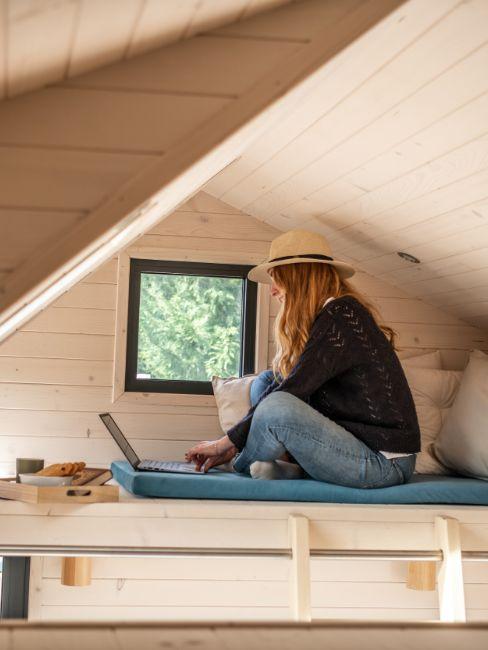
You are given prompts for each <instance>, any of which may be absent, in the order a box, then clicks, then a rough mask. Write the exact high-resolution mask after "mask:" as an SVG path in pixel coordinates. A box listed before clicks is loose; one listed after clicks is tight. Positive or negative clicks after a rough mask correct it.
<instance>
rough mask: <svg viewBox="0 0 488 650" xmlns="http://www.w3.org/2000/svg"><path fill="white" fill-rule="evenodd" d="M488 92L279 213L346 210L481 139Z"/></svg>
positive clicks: (316, 213)
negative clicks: (398, 180) (366, 196)
mask: <svg viewBox="0 0 488 650" xmlns="http://www.w3.org/2000/svg"><path fill="white" fill-rule="evenodd" d="M487 115H488V92H485V93H482V94H481V96H479V97H476V98H475V99H474V100H472V101H468V103H467V104H465V105H463V106H461V107H460V108H456V109H455V110H454V111H453V112H451V113H450V114H448V115H446V116H445V117H443V118H441V119H440V120H438V121H436V122H434V123H433V124H431V125H429V126H427V127H426V128H425V129H422V130H421V131H420V132H418V133H415V134H414V135H412V136H409V137H408V138H407V139H406V140H404V141H403V142H401V143H398V144H395V145H394V146H392V147H390V148H389V149H388V150H387V151H386V152H384V153H381V154H379V155H378V156H376V157H374V158H372V159H371V160H369V161H368V162H366V163H364V164H362V165H360V166H358V167H357V168H356V169H355V170H353V171H352V172H347V173H346V174H345V175H344V176H342V177H340V178H339V179H338V180H336V181H333V182H332V183H329V184H328V185H326V186H324V187H322V188H321V189H319V190H317V191H316V192H314V193H313V194H310V195H309V196H307V197H306V198H304V199H301V200H300V201H298V202H297V203H294V204H293V205H290V206H288V207H287V208H285V209H284V210H282V211H281V213H282V214H283V215H285V216H288V217H293V218H294V219H298V218H302V219H307V218H311V217H313V216H319V215H324V216H325V215H326V214H328V213H329V212H332V211H333V210H334V209H335V210H337V211H338V212H339V211H347V208H348V207H349V206H351V207H352V209H354V208H353V206H354V203H353V201H355V200H356V199H358V198H359V197H361V196H363V195H365V194H367V193H371V192H374V191H376V190H378V189H379V188H381V187H383V186H385V185H387V184H388V183H391V182H392V181H393V180H395V179H399V178H400V177H402V176H406V175H408V174H409V173H411V172H413V171H414V170H415V169H418V168H421V167H422V166H423V165H425V164H427V163H429V162H432V161H434V160H436V159H439V158H441V157H443V156H445V155H446V154H448V153H449V152H452V151H454V150H455V149H457V148H459V147H461V146H463V145H466V144H468V143H469V142H471V141H473V140H476V139H477V138H480V137H481V136H483V135H484V134H486V133H487V131H488V118H487Z"/></svg>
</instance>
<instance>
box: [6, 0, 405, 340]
mask: <svg viewBox="0 0 488 650" xmlns="http://www.w3.org/2000/svg"><path fill="white" fill-rule="evenodd" d="M402 2H403V0H365V1H364V2H361V3H360V4H359V5H358V6H357V8H356V9H355V10H354V11H351V13H349V14H347V15H346V16H345V17H344V18H343V19H342V20H341V21H340V22H339V23H338V24H336V25H334V26H333V28H331V27H330V26H326V27H325V28H324V29H322V30H320V31H318V32H317V33H316V35H315V37H314V38H313V39H312V40H311V41H310V42H309V43H307V44H305V45H303V46H302V47H300V48H298V49H297V51H296V52H294V53H293V54H292V55H291V56H290V57H288V58H287V59H286V60H284V61H283V62H282V63H281V64H280V65H279V66H278V67H277V68H275V69H274V70H272V72H271V73H268V74H266V75H265V76H264V77H263V78H261V79H260V80H259V81H258V82H257V83H256V84H255V85H253V86H252V87H251V88H250V90H248V91H247V92H245V93H244V94H243V95H242V96H240V97H239V98H237V99H236V100H234V101H231V102H230V103H229V104H228V105H227V106H226V107H225V108H224V109H223V110H221V111H220V112H218V113H217V114H216V115H214V116H213V117H211V118H210V119H209V120H207V122H205V123H204V124H203V125H201V126H200V127H199V128H197V129H195V130H193V131H192V132H190V133H188V134H187V136H186V137H183V138H182V139H181V140H180V141H179V142H177V143H176V144H175V145H173V146H170V147H169V148H168V150H167V151H166V152H165V153H164V155H162V156H160V157H159V158H158V159H157V160H156V161H155V162H153V163H150V164H148V166H147V167H146V168H144V169H143V170H142V171H141V172H139V173H138V174H137V175H136V176H135V177H134V178H132V179H131V180H130V181H129V182H128V183H126V184H125V185H124V186H123V187H122V188H121V189H119V190H117V191H116V192H115V193H114V194H113V195H112V196H111V197H110V198H109V199H108V200H107V201H106V202H105V203H103V204H102V205H101V206H100V207H99V208H98V209H95V210H94V211H93V212H92V213H91V214H90V215H89V216H87V217H86V218H85V219H84V220H83V221H82V222H81V223H80V224H79V225H78V226H77V227H75V228H73V230H72V231H71V232H70V233H69V234H67V235H66V236H65V237H64V238H61V239H60V240H59V241H57V242H55V243H54V244H52V245H51V246H47V247H46V248H44V249H42V250H40V251H39V253H38V254H37V255H35V256H33V257H31V258H30V259H29V260H28V261H27V262H26V263H24V265H23V266H21V267H20V268H19V269H18V270H17V272H16V273H13V274H11V275H10V276H7V278H6V280H5V284H4V287H3V295H2V296H1V302H0V310H1V314H0V341H1V340H3V339H5V338H6V337H7V336H9V335H10V334H12V333H13V332H14V331H15V330H16V329H17V328H18V327H20V326H21V325H22V324H23V323H24V322H26V321H27V320H29V319H30V318H32V316H34V315H35V314H36V313H38V312H39V311H40V310H41V309H43V308H44V307H45V306H46V305H47V304H49V303H50V302H52V301H53V300H54V299H56V298H57V297H58V296H59V295H60V294H61V293H62V292H63V291H66V290H67V289H68V288H69V287H71V286H72V285H73V284H75V283H76V282H77V281H79V280H80V279H82V278H83V277H84V276H86V275H87V274H88V273H89V272H91V271H93V270H94V269H95V268H96V267H97V266H99V265H100V264H101V263H103V262H104V261H106V260H107V259H108V258H110V257H111V256H113V255H114V254H116V253H118V252H119V251H120V250H121V249H122V248H124V247H126V246H128V245H129V244H130V243H132V242H133V241H134V240H135V239H137V238H138V237H139V236H141V235H142V234H143V233H144V232H146V231H147V230H149V229H150V228H151V227H153V226H154V225H155V224H156V223H157V222H158V221H160V220H161V219H163V218H164V217H166V216H167V215H168V214H170V213H171V212H172V211H174V210H175V209H176V208H177V207H178V206H179V205H181V204H182V203H183V202H184V201H185V200H187V199H188V197H190V196H192V195H193V194H195V193H196V191H198V189H199V188H200V187H202V186H203V185H204V184H205V183H206V182H207V181H208V180H210V178H212V177H213V176H214V175H215V174H217V173H219V172H220V171H221V170H222V169H223V168H224V167H226V166H227V165H229V164H230V163H231V162H232V161H233V160H235V159H236V158H237V157H238V156H239V155H240V154H241V153H242V152H243V151H244V150H245V149H246V148H247V146H248V145H249V144H250V143H251V142H252V141H253V140H255V139H256V138H258V137H259V135H260V134H261V133H263V132H265V130H266V129H267V128H268V127H269V125H270V124H272V123H273V122H275V121H276V120H277V119H279V118H280V117H281V116H283V115H285V114H286V113H287V112H288V111H290V110H291V109H292V108H293V107H294V106H296V105H297V103H298V102H299V101H300V99H301V98H302V97H303V96H304V94H305V93H307V92H309V91H310V90H311V89H312V88H314V87H315V86H316V84H318V83H319V82H320V81H321V79H322V78H323V76H324V75H325V74H326V73H327V69H326V68H327V62H328V61H330V60H331V59H332V58H333V57H334V56H335V55H336V54H337V53H338V52H340V51H341V50H342V49H344V48H345V47H347V45H349V44H350V43H351V42H352V41H354V40H355V39H357V38H358V37H359V36H360V35H361V34H363V33H364V32H365V31H367V30H368V29H370V28H371V27H373V26H374V25H375V24H376V23H377V22H378V21H380V20H381V19H382V18H384V17H385V16H386V15H387V14H389V13H390V12H391V11H392V10H394V9H396V8H397V7H398V6H400V5H401V4H402ZM35 105H36V103H35V96H34V95H33V97H32V107H33V115H34V114H35Z"/></svg>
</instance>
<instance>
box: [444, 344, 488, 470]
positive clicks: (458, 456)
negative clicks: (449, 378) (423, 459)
mask: <svg viewBox="0 0 488 650" xmlns="http://www.w3.org/2000/svg"><path fill="white" fill-rule="evenodd" d="M434 451H435V453H436V455H437V456H438V457H439V459H440V460H441V461H442V462H443V463H444V464H445V465H446V466H447V467H450V468H451V469H453V470H455V471H456V472H458V473H459V474H465V475H467V476H473V477H475V478H480V479H484V480H485V481H486V480H488V355H486V354H483V352H481V351H480V350H474V351H473V352H471V354H470V356H469V363H468V365H467V368H466V370H465V371H464V375H463V379H462V381H461V386H460V388H459V392H458V394H457V396H456V399H455V401H454V404H453V407H452V409H451V411H450V413H449V417H448V418H447V419H446V421H445V422H444V424H443V426H442V429H441V432H440V434H439V436H438V438H437V440H436V442H435V446H434Z"/></svg>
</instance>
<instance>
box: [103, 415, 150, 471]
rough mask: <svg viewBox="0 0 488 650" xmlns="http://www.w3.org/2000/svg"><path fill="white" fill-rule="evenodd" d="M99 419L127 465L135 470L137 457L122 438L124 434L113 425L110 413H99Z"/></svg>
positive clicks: (127, 442)
mask: <svg viewBox="0 0 488 650" xmlns="http://www.w3.org/2000/svg"><path fill="white" fill-rule="evenodd" d="M99 417H100V419H101V420H102V422H103V423H104V425H105V426H106V427H107V429H108V430H109V432H110V435H111V436H112V438H113V439H114V440H115V442H116V443H117V444H118V446H119V447H120V449H121V451H122V453H123V454H124V456H125V457H126V458H127V460H128V461H129V463H130V464H131V465H132V467H133V468H134V469H137V467H138V465H139V463H140V462H141V461H140V460H139V456H138V455H137V454H136V452H135V451H134V450H133V449H132V447H131V446H130V444H129V441H128V440H127V438H126V437H125V436H124V434H123V433H122V431H121V430H120V429H119V427H118V426H117V425H116V424H115V420H114V419H113V417H112V416H111V415H110V413H100V415H99Z"/></svg>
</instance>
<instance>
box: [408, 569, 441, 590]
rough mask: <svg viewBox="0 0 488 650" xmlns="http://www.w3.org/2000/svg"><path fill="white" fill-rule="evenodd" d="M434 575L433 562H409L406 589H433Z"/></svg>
mask: <svg viewBox="0 0 488 650" xmlns="http://www.w3.org/2000/svg"><path fill="white" fill-rule="evenodd" d="M435 577H436V563H435V562H409V563H408V569H407V589H418V590H419V591H435Z"/></svg>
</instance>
